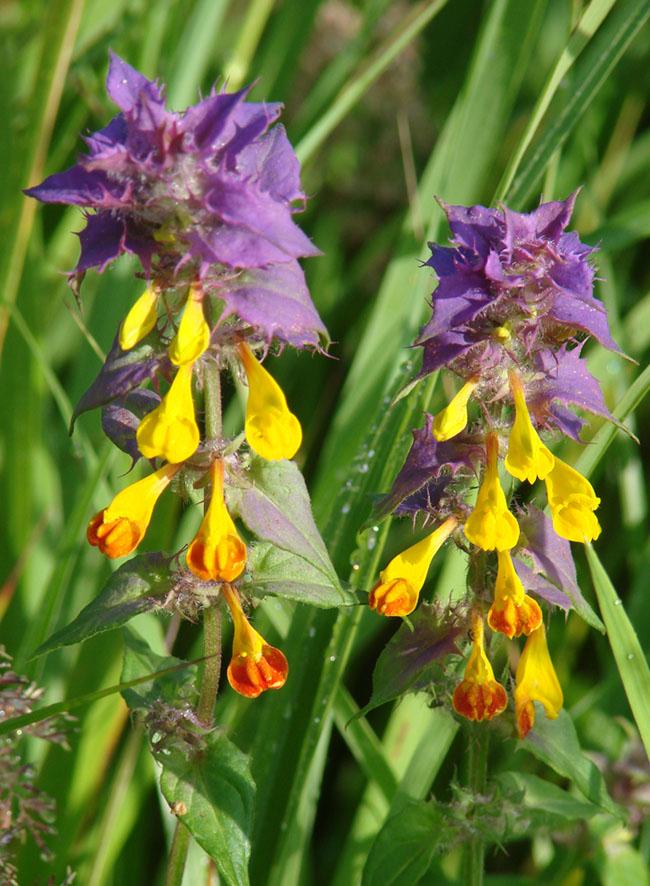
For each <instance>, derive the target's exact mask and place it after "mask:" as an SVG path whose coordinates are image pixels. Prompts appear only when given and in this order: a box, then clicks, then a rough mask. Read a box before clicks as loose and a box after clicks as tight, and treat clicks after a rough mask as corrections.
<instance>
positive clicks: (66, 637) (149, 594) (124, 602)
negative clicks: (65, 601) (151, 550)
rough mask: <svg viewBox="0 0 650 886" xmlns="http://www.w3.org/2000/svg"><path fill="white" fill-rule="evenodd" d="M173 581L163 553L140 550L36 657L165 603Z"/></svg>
mask: <svg viewBox="0 0 650 886" xmlns="http://www.w3.org/2000/svg"><path fill="white" fill-rule="evenodd" d="M172 584H173V573H172V572H171V569H170V565H169V560H167V559H165V558H164V557H163V555H162V554H140V555H138V556H137V557H134V558H133V559H132V560H129V561H128V562H127V563H124V564H123V565H122V566H120V568H119V569H117V570H116V571H115V572H114V573H113V574H112V575H111V577H110V578H109V580H108V581H107V582H106V584H105V585H104V587H103V589H102V590H101V591H100V593H99V595H98V596H97V597H95V599H94V600H93V601H92V602H91V603H89V604H88V606H86V608H85V609H82V610H81V612H80V613H79V615H78V616H77V617H76V618H75V620H74V621H73V622H71V623H70V624H69V625H67V626H66V627H65V628H61V629H60V630H59V631H56V633H54V634H52V636H51V637H50V638H49V640H46V641H45V643H43V644H41V646H39V647H38V649H37V650H36V652H34V655H33V658H36V657H37V656H39V655H44V654H45V653H46V652H52V650H54V649H58V648H59V647H61V646H71V645H72V644H74V643H80V642H81V641H82V640H87V639H88V638H89V637H94V636H95V635H96V634H101V633H103V632H104V631H110V630H112V629H113V628H117V627H119V626H120V625H123V624H124V623H125V622H127V621H129V619H131V618H133V617H134V616H135V615H139V614H140V613H141V612H148V611H149V610H151V609H156V608H157V607H158V606H160V605H161V602H162V601H163V600H164V598H165V596H166V595H167V593H168V592H169V590H170V588H171V587H172Z"/></svg>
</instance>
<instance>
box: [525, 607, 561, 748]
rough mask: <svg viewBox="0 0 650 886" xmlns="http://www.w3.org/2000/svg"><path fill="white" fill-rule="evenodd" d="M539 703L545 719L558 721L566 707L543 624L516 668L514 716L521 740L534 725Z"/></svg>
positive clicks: (529, 642)
mask: <svg viewBox="0 0 650 886" xmlns="http://www.w3.org/2000/svg"><path fill="white" fill-rule="evenodd" d="M535 701H539V702H541V703H542V705H543V706H544V711H545V713H546V716H547V717H548V718H549V719H550V720H555V719H556V718H557V717H558V716H559V713H560V710H561V708H562V705H563V704H564V696H563V694H562V687H561V686H560V683H559V680H558V678H557V675H556V673H555V668H554V667H553V662H552V661H551V657H550V655H549V652H548V646H547V645H546V629H545V628H544V624H543V623H542V624H541V625H540V626H539V627H538V628H537V629H536V630H534V631H533V632H532V633H531V634H530V636H529V637H528V639H527V640H526V645H525V646H524V651H523V652H522V653H521V658H520V659H519V664H518V665H517V673H516V687H515V716H516V718H517V728H518V731H519V737H520V738H522V739H523V738H525V737H526V736H527V735H528V733H529V732H530V730H531V729H532V727H533V725H534V723H535V706H534V704H533V702H535Z"/></svg>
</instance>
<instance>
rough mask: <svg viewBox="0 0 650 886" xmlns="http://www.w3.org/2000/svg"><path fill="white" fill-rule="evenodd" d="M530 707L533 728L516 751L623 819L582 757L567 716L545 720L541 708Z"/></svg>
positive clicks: (592, 766)
mask: <svg viewBox="0 0 650 886" xmlns="http://www.w3.org/2000/svg"><path fill="white" fill-rule="evenodd" d="M534 704H535V725H534V726H533V728H532V729H531V731H530V732H529V733H528V735H527V736H526V739H525V740H524V741H522V742H520V743H519V746H518V747H519V749H521V750H524V751H528V752H529V753H531V754H533V755H534V756H535V757H537V759H538V760H541V761H542V762H543V763H546V765H547V766H550V767H551V769H554V770H555V771H556V772H557V773H558V774H559V775H561V776H562V777H563V778H570V779H571V781H573V783H574V784H575V786H576V787H577V788H578V789H579V790H580V791H581V792H582V793H583V794H584V795H585V797H586V798H587V799H588V800H590V801H591V802H592V803H595V804H596V805H597V806H600V807H601V808H603V809H606V810H607V812H611V813H612V815H615V816H617V817H618V818H621V819H625V812H624V811H623V810H622V809H621V808H620V806H617V804H616V803H614V801H613V800H612V798H611V797H610V796H609V794H608V793H607V788H606V787H605V782H604V780H603V776H602V775H601V773H600V770H599V769H598V767H597V766H596V764H595V763H594V762H593V761H592V760H590V759H589V757H587V756H586V755H585V754H584V753H583V751H582V748H581V747H580V742H579V741H578V736H577V735H576V729H575V726H574V725H573V720H572V719H571V717H570V715H569V714H568V713H567V712H566V711H565V710H561V711H560V714H559V717H558V718H557V719H556V720H549V719H548V718H547V717H546V715H545V714H544V708H543V707H542V705H541V704H540V703H539V702H534Z"/></svg>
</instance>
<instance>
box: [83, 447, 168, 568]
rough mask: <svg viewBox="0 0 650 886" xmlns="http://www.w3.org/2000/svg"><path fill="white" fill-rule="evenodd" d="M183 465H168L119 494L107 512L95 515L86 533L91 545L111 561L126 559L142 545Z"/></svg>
mask: <svg viewBox="0 0 650 886" xmlns="http://www.w3.org/2000/svg"><path fill="white" fill-rule="evenodd" d="M181 467H182V465H179V464H168V465H164V466H163V467H162V468H160V469H159V470H157V471H156V472H155V474H150V475H149V476H148V477H145V478H144V479H143V480H138V481H137V483H132V484H131V485H130V486H127V488H126V489H123V490H122V492H118V494H117V495H116V496H115V498H114V499H113V501H112V502H111V503H110V505H109V506H108V507H107V508H104V509H103V510H101V511H99V513H97V514H95V516H94V517H93V518H92V520H91V521H90V523H89V524H88V529H87V531H86V538H87V539H88V541H89V543H90V544H91V545H94V546H95V547H98V548H99V550H100V551H101V552H102V554H106V556H107V557H110V558H111V560H113V559H115V558H116V557H125V556H126V555H127V554H130V553H131V551H133V550H135V548H137V546H138V545H139V544H140V542H141V541H142V538H143V536H144V534H145V532H146V531H147V526H148V525H149V521H150V520H151V515H152V513H153V509H154V506H155V504H156V502H157V501H158V497H159V496H160V495H161V493H162V492H163V491H164V490H165V489H166V488H167V486H168V485H169V483H170V481H171V479H172V477H173V476H174V475H175V474H176V473H178V471H179V470H180V469H181Z"/></svg>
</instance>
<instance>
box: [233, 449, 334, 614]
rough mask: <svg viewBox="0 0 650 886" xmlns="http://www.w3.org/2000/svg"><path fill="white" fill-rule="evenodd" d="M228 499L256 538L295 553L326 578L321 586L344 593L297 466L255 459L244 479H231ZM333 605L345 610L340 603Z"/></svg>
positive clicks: (285, 461)
mask: <svg viewBox="0 0 650 886" xmlns="http://www.w3.org/2000/svg"><path fill="white" fill-rule="evenodd" d="M226 500H227V503H228V510H229V511H230V513H231V514H233V515H235V516H237V517H241V519H242V520H243V521H244V523H245V524H246V525H247V526H248V528H249V529H250V530H251V532H252V533H254V535H256V536H257V537H258V538H261V539H263V540H264V541H270V542H271V543H272V544H274V545H275V546H276V547H278V548H281V549H282V550H283V551H288V552H290V553H292V554H296V555H297V556H298V557H300V558H301V559H302V560H304V561H306V563H307V564H309V565H310V566H311V567H312V569H313V570H315V571H317V572H320V573H321V574H322V578H321V580H320V583H321V584H323V583H324V580H327V582H329V584H330V585H331V586H332V588H333V589H335V590H337V591H339V592H340V584H339V580H338V576H337V575H336V571H335V570H334V566H333V565H332V562H331V560H330V558H329V554H328V553H327V548H326V547H325V544H324V542H323V540H322V538H321V537H320V533H319V531H318V529H317V528H316V524H315V523H314V518H313V516H312V513H311V504H310V501H309V493H308V492H307V487H306V486H305V481H304V479H303V477H302V474H301V473H300V470H299V469H298V466H297V465H296V464H294V462H292V461H287V460H286V459H283V460H282V461H276V462H271V461H266V460H265V459H263V458H260V457H259V456H252V457H251V464H250V468H249V469H248V470H247V471H246V472H245V474H238V475H236V476H231V477H229V478H228V481H227V484H226ZM328 605H341V601H340V600H339V602H338V603H335V604H328Z"/></svg>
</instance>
